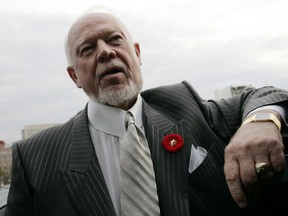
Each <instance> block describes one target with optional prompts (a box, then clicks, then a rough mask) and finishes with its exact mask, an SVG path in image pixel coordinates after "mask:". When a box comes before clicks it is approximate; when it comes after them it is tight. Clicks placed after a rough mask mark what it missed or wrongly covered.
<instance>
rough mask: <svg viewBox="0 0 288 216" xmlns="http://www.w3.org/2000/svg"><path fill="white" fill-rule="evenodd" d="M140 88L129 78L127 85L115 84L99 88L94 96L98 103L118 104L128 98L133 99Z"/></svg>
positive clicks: (126, 100)
mask: <svg viewBox="0 0 288 216" xmlns="http://www.w3.org/2000/svg"><path fill="white" fill-rule="evenodd" d="M140 91H141V88H139V87H137V85H136V83H135V82H133V81H131V80H129V83H128V85H122V84H121V85H117V86H113V87H109V88H105V89H99V94H98V97H97V98H95V97H94V100H95V99H96V101H97V102H98V103H102V104H109V105H112V106H119V105H121V104H123V103H126V102H128V101H130V100H133V99H135V98H136V97H137V96H138V94H139V93H140Z"/></svg>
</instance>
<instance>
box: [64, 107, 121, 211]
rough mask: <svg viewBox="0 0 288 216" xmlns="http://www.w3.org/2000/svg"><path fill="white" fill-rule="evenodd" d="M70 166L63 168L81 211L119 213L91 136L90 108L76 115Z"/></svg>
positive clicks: (67, 187) (67, 186)
mask: <svg viewBox="0 0 288 216" xmlns="http://www.w3.org/2000/svg"><path fill="white" fill-rule="evenodd" d="M71 143H72V144H71V155H70V163H69V170H62V171H61V175H62V176H63V179H64V182H65V186H66V191H67V193H68V196H69V198H70V200H71V201H72V203H73V205H74V207H75V208H76V209H77V212H78V214H79V215H82V216H87V215H93V216H94V215H116V213H115V210H114V207H113V204H112V200H111V198H110V195H109V191H108V189H107V186H106V183H105V180H104V177H103V174H102V171H101V168H100V165H99V162H98V159H97V157H96V154H95V150H94V146H93V143H92V140H91V136H90V132H89V128H88V119H87V110H86V109H85V110H83V111H82V112H81V113H80V114H78V115H77V116H76V117H75V121H74V125H73V129H72V140H71Z"/></svg>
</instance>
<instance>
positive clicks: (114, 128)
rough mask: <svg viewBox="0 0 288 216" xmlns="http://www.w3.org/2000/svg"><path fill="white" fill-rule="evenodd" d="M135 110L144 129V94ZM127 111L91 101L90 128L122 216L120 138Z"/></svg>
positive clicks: (136, 121) (114, 199)
mask: <svg viewBox="0 0 288 216" xmlns="http://www.w3.org/2000/svg"><path fill="white" fill-rule="evenodd" d="M129 111H130V112H132V114H133V116H134V118H135V123H136V125H137V127H139V128H141V130H142V131H143V132H144V127H143V121H142V97H141V96H139V97H138V99H137V101H136V103H135V105H134V106H133V107H132V108H131V109H130V110H129ZM125 115H126V111H125V110H122V109H119V108H116V107H111V106H106V105H103V104H99V103H96V102H94V101H92V100H90V101H89V103H88V120H89V130H90V133H91V137H92V142H93V144H94V148H95V151H96V155H97V157H98V161H99V163H100V167H101V170H102V173H103V175H104V179H105V181H106V184H107V187H108V190H109V193H110V196H111V199H112V202H113V205H114V208H115V210H116V213H117V215H120V161H119V160H120V141H121V139H122V138H123V137H124V134H125V132H126V128H125Z"/></svg>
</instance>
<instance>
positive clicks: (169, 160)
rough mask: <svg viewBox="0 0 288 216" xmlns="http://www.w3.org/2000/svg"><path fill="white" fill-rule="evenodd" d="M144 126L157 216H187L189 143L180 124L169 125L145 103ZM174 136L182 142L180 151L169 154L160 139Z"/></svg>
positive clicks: (187, 133)
mask: <svg viewBox="0 0 288 216" xmlns="http://www.w3.org/2000/svg"><path fill="white" fill-rule="evenodd" d="M143 110H144V116H143V121H144V126H145V133H146V137H147V140H148V143H149V146H150V149H151V156H152V160H153V165H154V170H155V176H156V182H157V191H158V196H159V204H160V210H161V215H177V216H178V215H189V212H190V209H189V194H188V190H187V188H188V164H189V156H190V149H191V143H189V142H188V140H192V138H191V137H189V134H191V133H189V132H188V131H187V130H188V129H187V128H188V127H187V126H186V124H185V122H184V121H180V122H172V121H170V120H169V119H167V118H166V117H165V116H164V115H162V114H161V113H159V112H157V111H156V110H154V109H153V108H152V107H151V106H149V105H147V104H146V103H145V102H144V104H143ZM172 133H176V134H179V135H180V136H182V137H183V138H184V147H183V149H182V150H180V151H178V152H175V153H171V152H167V151H166V150H164V148H163V147H162V139H163V137H164V136H166V135H168V134H172Z"/></svg>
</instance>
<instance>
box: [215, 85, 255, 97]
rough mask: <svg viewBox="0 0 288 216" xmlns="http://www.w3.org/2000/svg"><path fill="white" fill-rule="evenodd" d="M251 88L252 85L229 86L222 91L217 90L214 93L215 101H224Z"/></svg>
mask: <svg viewBox="0 0 288 216" xmlns="http://www.w3.org/2000/svg"><path fill="white" fill-rule="evenodd" d="M249 87H252V85H230V86H228V87H226V88H224V89H219V90H216V91H215V92H214V96H215V99H216V100H220V99H222V98H223V99H225V98H229V97H232V96H234V95H237V94H240V93H241V92H243V91H244V90H245V89H247V88H249Z"/></svg>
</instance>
